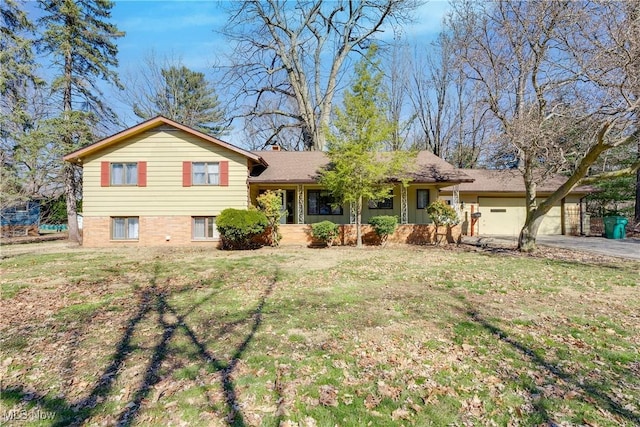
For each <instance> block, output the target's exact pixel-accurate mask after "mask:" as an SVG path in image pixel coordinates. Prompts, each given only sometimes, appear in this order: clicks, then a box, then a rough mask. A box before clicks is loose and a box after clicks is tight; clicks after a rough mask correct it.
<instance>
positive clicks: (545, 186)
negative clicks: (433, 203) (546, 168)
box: [439, 169, 593, 236]
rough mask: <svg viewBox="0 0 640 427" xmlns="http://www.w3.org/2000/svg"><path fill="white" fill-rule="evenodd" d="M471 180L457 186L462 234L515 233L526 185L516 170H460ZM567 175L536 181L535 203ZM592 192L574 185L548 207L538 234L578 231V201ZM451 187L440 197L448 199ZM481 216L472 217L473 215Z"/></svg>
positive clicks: (520, 220) (520, 224)
mask: <svg viewBox="0 0 640 427" xmlns="http://www.w3.org/2000/svg"><path fill="white" fill-rule="evenodd" d="M462 171H463V172H464V173H465V174H467V175H468V176H470V177H471V178H473V179H474V181H473V182H470V183H469V182H467V183H461V184H460V185H459V186H458V199H459V201H460V211H461V213H462V218H461V219H462V224H461V225H462V233H463V234H465V235H472V236H476V235H500V236H517V235H519V234H520V231H521V230H522V227H523V225H524V222H525V219H526V216H527V214H526V207H525V188H524V180H523V178H522V175H521V174H520V172H518V171H517V170H486V169H462ZM565 181H566V178H565V177H563V176H560V175H556V176H553V177H549V178H547V179H545V180H544V181H543V182H540V183H538V203H541V202H542V201H543V200H544V198H545V197H547V196H549V195H550V194H551V193H552V192H553V191H555V190H556V189H557V188H558V187H560V186H561V185H562V184H563V183H564V182H565ZM592 191H593V188H591V187H588V186H582V187H576V188H574V189H573V190H572V191H571V192H570V193H569V194H568V195H567V196H566V197H565V198H564V199H563V200H562V201H561V202H558V204H557V205H556V206H554V207H553V208H551V210H550V211H549V212H548V213H547V215H546V216H545V218H544V219H543V220H542V224H541V225H540V229H539V230H538V234H542V235H553V234H574V235H576V234H579V233H580V232H581V230H582V225H581V221H582V220H581V217H582V209H581V206H580V205H581V200H582V198H583V197H584V196H586V195H587V194H589V193H590V192H592ZM452 196H453V189H452V188H451V187H447V188H444V189H442V190H441V191H440V194H439V197H441V198H443V199H450V198H452ZM477 212H480V214H481V216H480V218H478V219H477V220H474V216H475V215H474V214H476V213H477Z"/></svg>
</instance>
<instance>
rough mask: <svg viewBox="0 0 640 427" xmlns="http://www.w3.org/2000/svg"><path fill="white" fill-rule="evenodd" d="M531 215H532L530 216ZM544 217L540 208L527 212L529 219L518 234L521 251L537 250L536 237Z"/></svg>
mask: <svg viewBox="0 0 640 427" xmlns="http://www.w3.org/2000/svg"><path fill="white" fill-rule="evenodd" d="M529 216H531V217H530V218H529ZM543 219H544V213H542V212H540V211H539V210H534V211H532V212H530V213H527V221H526V222H525V224H524V227H522V230H520V236H518V250H520V251H521V252H533V251H535V250H536V237H537V236H538V229H539V228H540V224H541V223H542V220H543Z"/></svg>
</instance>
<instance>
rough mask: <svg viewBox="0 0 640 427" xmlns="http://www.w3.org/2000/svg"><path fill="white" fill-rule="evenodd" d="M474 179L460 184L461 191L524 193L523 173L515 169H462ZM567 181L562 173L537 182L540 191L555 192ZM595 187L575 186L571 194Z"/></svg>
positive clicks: (585, 191)
mask: <svg viewBox="0 0 640 427" xmlns="http://www.w3.org/2000/svg"><path fill="white" fill-rule="evenodd" d="M461 170H462V171H463V172H464V173H465V174H467V175H468V176H470V177H471V178H473V179H474V181H473V182H466V183H464V184H460V187H459V190H460V192H461V193H524V192H525V188H524V179H523V177H522V173H521V172H520V171H518V170H514V169H500V170H493V169H491V170H490V169H461ZM566 181H567V178H566V177H565V176H562V175H554V176H552V177H549V178H546V179H544V180H539V182H538V184H537V192H538V193H553V192H554V191H556V190H557V189H558V187H560V186H561V185H562V184H564V183H565V182H566ZM593 191H594V188H593V187H591V186H588V185H582V186H578V187H575V188H574V189H573V190H571V194H589V193H591V192H593Z"/></svg>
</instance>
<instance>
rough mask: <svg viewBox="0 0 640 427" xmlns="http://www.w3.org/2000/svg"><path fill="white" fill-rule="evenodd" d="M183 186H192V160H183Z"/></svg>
mask: <svg viewBox="0 0 640 427" xmlns="http://www.w3.org/2000/svg"><path fill="white" fill-rule="evenodd" d="M182 186H183V187H191V162H182Z"/></svg>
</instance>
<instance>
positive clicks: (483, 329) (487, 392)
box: [0, 247, 640, 426]
mask: <svg viewBox="0 0 640 427" xmlns="http://www.w3.org/2000/svg"><path fill="white" fill-rule="evenodd" d="M0 267H1V268H2V271H3V274H2V277H1V278H0V285H1V286H2V304H3V316H0V336H1V337H2V341H1V342H0V344H1V345H0V356H1V358H0V368H1V369H2V371H0V374H2V378H3V384H2V387H3V390H2V397H1V402H2V405H3V406H2V408H3V410H5V409H9V410H10V409H14V410H22V409H25V410H26V409H28V410H34V409H38V410H41V411H51V412H53V413H54V414H55V417H54V419H53V420H39V421H35V422H33V423H31V424H32V425H56V423H58V424H66V423H70V422H75V423H78V424H82V423H84V424H87V425H93V424H109V425H113V424H117V423H118V422H123V420H124V419H126V420H129V421H127V422H130V423H131V425H168V424H180V423H188V424H189V425H203V426H208V425H237V426H242V425H265V426H278V425H280V424H281V423H286V422H289V425H292V424H293V425H297V424H298V423H300V425H306V424H310V423H311V424H312V420H311V419H313V420H314V421H315V423H316V424H317V425H319V426H333V425H342V426H360V425H368V424H369V425H376V426H387V425H388V426H396V425H420V426H441V425H463V424H471V425H489V424H492V423H494V424H496V425H507V424H508V423H509V422H512V421H513V420H515V421H516V422H517V423H519V424H520V425H538V424H544V423H549V422H552V421H553V422H554V423H565V424H572V425H580V424H593V425H600V426H618V425H628V426H631V425H636V424H638V423H639V422H640V418H639V417H640V406H639V404H638V402H640V356H639V354H640V325H639V324H638V321H637V313H638V312H640V296H638V292H637V289H638V284H639V283H640V273H639V271H640V265H639V264H638V263H633V262H622V261H621V262H616V263H608V264H595V263H594V264H587V263H584V262H581V263H578V262H571V261H570V260H553V259H547V258H535V257H527V256H518V255H515V254H513V255H510V254H506V255H492V254H483V253H473V252H465V251H462V250H442V249H435V248H421V247H389V248H384V249H380V248H367V249H364V250H356V249H351V248H330V249H326V250H310V249H309V250H307V249H287V248H280V249H262V250H259V251H249V252H220V251H208V250H203V249H172V250H167V249H150V250H145V251H139V250H136V249H132V248H129V249H127V248H124V249H122V250H118V251H117V252H114V251H99V250H98V251H96V250H93V251H92V250H83V249H78V250H76V251H73V252H71V253H68V252H67V253H59V254H56V253H53V254H44V255H37V254H33V255H28V254H27V255H20V256H17V257H13V258H11V257H7V258H5V259H3V260H2V261H0ZM5 313H6V314H5Z"/></svg>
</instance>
